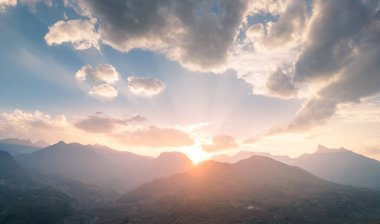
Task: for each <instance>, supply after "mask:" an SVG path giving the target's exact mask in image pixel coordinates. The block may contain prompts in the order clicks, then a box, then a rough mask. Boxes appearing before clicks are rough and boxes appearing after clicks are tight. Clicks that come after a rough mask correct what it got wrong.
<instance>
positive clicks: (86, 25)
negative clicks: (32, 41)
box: [45, 19, 100, 50]
mask: <svg viewBox="0 0 380 224" xmlns="http://www.w3.org/2000/svg"><path fill="white" fill-rule="evenodd" d="M99 39H100V35H99V34H98V33H97V31H96V28H95V22H94V21H93V20H81V19H77V20H68V21H64V20H60V21H58V22H56V23H55V24H53V25H52V26H50V27H49V31H48V33H47V34H46V35H45V41H46V43H47V44H48V45H49V46H51V45H60V44H63V43H71V44H72V45H73V47H74V48H75V49H76V50H85V49H89V48H92V47H93V48H96V49H98V50H99Z"/></svg>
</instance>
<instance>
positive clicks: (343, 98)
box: [288, 0, 380, 130]
mask: <svg viewBox="0 0 380 224" xmlns="http://www.w3.org/2000/svg"><path fill="white" fill-rule="evenodd" d="M378 6H379V3H378V1H343V0H334V1H318V2H317V5H316V6H315V10H314V16H313V18H312V22H311V24H310V28H309V29H310V31H309V33H308V38H307V42H306V44H305V48H304V50H303V52H302V53H301V54H300V55H299V57H298V59H297V61H296V64H295V74H294V80H295V81H298V82H308V83H315V82H321V81H323V82H325V83H327V84H326V85H324V86H323V87H322V88H320V89H319V90H318V91H317V93H316V96H314V97H313V98H311V99H309V100H308V102H307V103H305V105H304V106H303V107H302V108H301V109H300V110H299V111H298V114H297V116H296V118H295V119H294V120H293V121H292V122H291V124H290V125H289V127H288V129H298V130H302V129H303V128H305V127H313V125H317V124H321V123H324V121H326V120H328V119H329V118H330V117H331V116H332V115H333V114H334V113H335V112H336V110H337V106H338V105H340V104H345V103H351V102H353V103H358V102H360V100H361V99H362V98H363V97H368V96H371V95H374V94H376V93H378V92H379V91H380V75H379V71H380V64H379V63H378V62H379V61H380V45H379V44H378V43H379V41H380V28H379V27H380V26H379V23H380V20H379V19H380V16H379V15H380V10H379V7H378Z"/></svg>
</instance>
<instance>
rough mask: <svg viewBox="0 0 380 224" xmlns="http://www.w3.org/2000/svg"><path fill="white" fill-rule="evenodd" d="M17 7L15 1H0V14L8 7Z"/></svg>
mask: <svg viewBox="0 0 380 224" xmlns="http://www.w3.org/2000/svg"><path fill="white" fill-rule="evenodd" d="M16 5H17V0H0V13H1V12H5V10H6V9H7V8H8V7H14V6H16Z"/></svg>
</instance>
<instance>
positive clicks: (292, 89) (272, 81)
mask: <svg viewBox="0 0 380 224" xmlns="http://www.w3.org/2000/svg"><path fill="white" fill-rule="evenodd" d="M266 88H267V93H268V94H269V95H272V96H277V97H281V98H291V97H294V96H296V95H297V92H298V88H297V87H296V86H295V85H294V82H293V80H292V77H291V76H289V74H287V73H286V72H285V71H284V70H282V69H277V70H276V71H275V72H273V73H272V74H271V75H270V76H269V78H268V80H267V83H266Z"/></svg>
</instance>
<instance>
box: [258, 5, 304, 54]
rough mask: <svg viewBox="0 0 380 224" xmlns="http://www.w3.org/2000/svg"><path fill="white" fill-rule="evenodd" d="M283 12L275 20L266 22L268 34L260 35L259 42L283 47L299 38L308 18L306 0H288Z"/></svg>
mask: <svg viewBox="0 0 380 224" xmlns="http://www.w3.org/2000/svg"><path fill="white" fill-rule="evenodd" d="M282 8H283V10H284V11H283V12H281V13H280V14H279V18H278V20H277V21H275V22H268V24H267V30H268V35H267V36H262V38H261V39H260V41H259V42H260V44H261V45H262V46H264V47H266V48H269V49H272V48H278V47H284V46H286V45H287V44H288V43H289V42H293V41H297V40H299V39H300V38H301V36H302V35H301V34H302V33H303V31H304V29H303V28H304V27H305V26H306V22H307V19H308V14H307V1H304V0H288V1H286V4H285V5H284V6H283V7H282Z"/></svg>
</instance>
